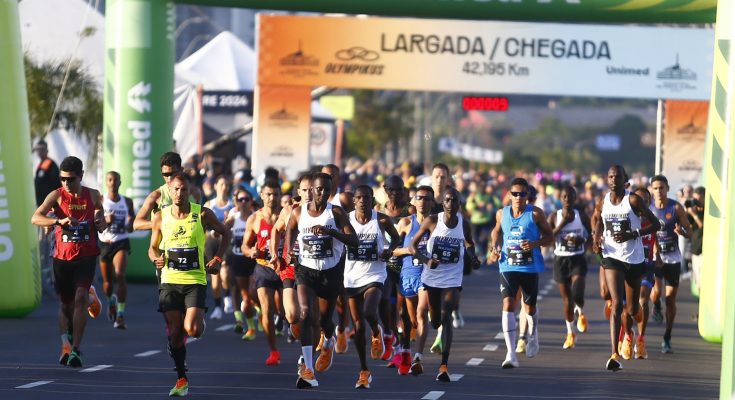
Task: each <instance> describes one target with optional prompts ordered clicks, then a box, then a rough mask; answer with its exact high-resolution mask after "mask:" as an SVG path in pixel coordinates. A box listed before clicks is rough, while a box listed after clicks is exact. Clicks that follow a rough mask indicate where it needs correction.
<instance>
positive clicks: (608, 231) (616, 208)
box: [602, 191, 643, 264]
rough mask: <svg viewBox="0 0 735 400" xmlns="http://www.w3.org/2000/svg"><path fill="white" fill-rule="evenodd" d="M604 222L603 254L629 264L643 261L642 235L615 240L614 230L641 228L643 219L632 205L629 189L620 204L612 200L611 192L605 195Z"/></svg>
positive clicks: (623, 230) (603, 204)
mask: <svg viewBox="0 0 735 400" xmlns="http://www.w3.org/2000/svg"><path fill="white" fill-rule="evenodd" d="M602 222H603V224H604V226H605V231H604V233H603V241H602V256H603V257H609V258H614V259H616V260H618V261H622V262H626V263H629V264H640V263H642V262H643V242H642V241H641V238H640V237H639V238H637V239H633V240H628V241H627V242H624V243H617V242H615V240H613V233H614V232H626V231H628V232H630V231H635V230H636V229H640V228H641V219H640V218H639V217H638V216H637V215H635V213H634V212H633V209H632V208H631V207H630V194H629V193H628V192H627V191H626V192H625V196H623V199H622V201H620V204H618V205H613V204H612V202H610V193H609V192H608V193H607V194H606V195H605V199H604V200H603V203H602Z"/></svg>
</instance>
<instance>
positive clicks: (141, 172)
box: [104, 0, 175, 281]
mask: <svg viewBox="0 0 735 400" xmlns="http://www.w3.org/2000/svg"><path fill="white" fill-rule="evenodd" d="M174 19H175V11H174V5H173V3H172V2H171V1H164V0H108V1H107V8H106V15H105V29H106V38H105V42H106V43H105V89H104V90H105V108H104V168H105V170H106V171H109V170H115V171H118V172H119V173H120V175H121V178H122V184H121V187H120V192H121V193H122V194H123V195H125V196H128V197H130V198H132V200H133V203H134V205H135V208H136V211H137V210H138V209H140V206H141V205H142V204H143V201H145V198H146V196H148V194H149V193H150V192H151V191H153V190H154V189H155V188H157V187H158V186H160V185H161V184H163V179H162V178H161V175H160V167H159V164H158V160H159V157H160V156H161V154H163V153H164V152H166V151H170V150H171V149H172V148H173V136H172V135H173V85H174V83H173V82H174V77H173V66H174V43H173V21H174ZM149 238H150V234H149V233H148V232H136V233H135V234H134V235H133V237H132V238H131V245H132V254H131V256H130V259H129V265H128V270H127V274H128V277H129V278H130V279H131V280H151V281H152V280H153V279H154V277H155V274H154V269H153V267H152V266H151V263H150V261H149V260H148V256H147V254H148V244H149V240H150V239H149Z"/></svg>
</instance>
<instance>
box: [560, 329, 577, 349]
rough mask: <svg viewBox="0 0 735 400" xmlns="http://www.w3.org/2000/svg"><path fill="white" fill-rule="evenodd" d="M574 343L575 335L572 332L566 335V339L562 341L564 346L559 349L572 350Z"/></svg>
mask: <svg viewBox="0 0 735 400" xmlns="http://www.w3.org/2000/svg"><path fill="white" fill-rule="evenodd" d="M576 341H577V335H576V334H575V333H574V332H572V333H567V339H566V340H565V341H564V345H563V346H561V348H562V349H565V350H566V349H573V348H574V344H575V342H576Z"/></svg>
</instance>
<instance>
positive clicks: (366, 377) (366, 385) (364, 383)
mask: <svg viewBox="0 0 735 400" xmlns="http://www.w3.org/2000/svg"><path fill="white" fill-rule="evenodd" d="M372 381H373V376H372V375H371V374H370V371H366V370H362V371H360V377H359V378H357V383H355V389H370V382H372Z"/></svg>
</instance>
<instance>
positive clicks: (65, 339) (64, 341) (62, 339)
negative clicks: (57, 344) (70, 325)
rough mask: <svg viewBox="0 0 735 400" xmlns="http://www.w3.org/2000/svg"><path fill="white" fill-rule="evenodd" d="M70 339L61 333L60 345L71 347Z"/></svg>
mask: <svg viewBox="0 0 735 400" xmlns="http://www.w3.org/2000/svg"><path fill="white" fill-rule="evenodd" d="M69 339H70V337H69V334H68V333H62V334H61V344H68V345H69V346H71V342H70V341H69Z"/></svg>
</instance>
